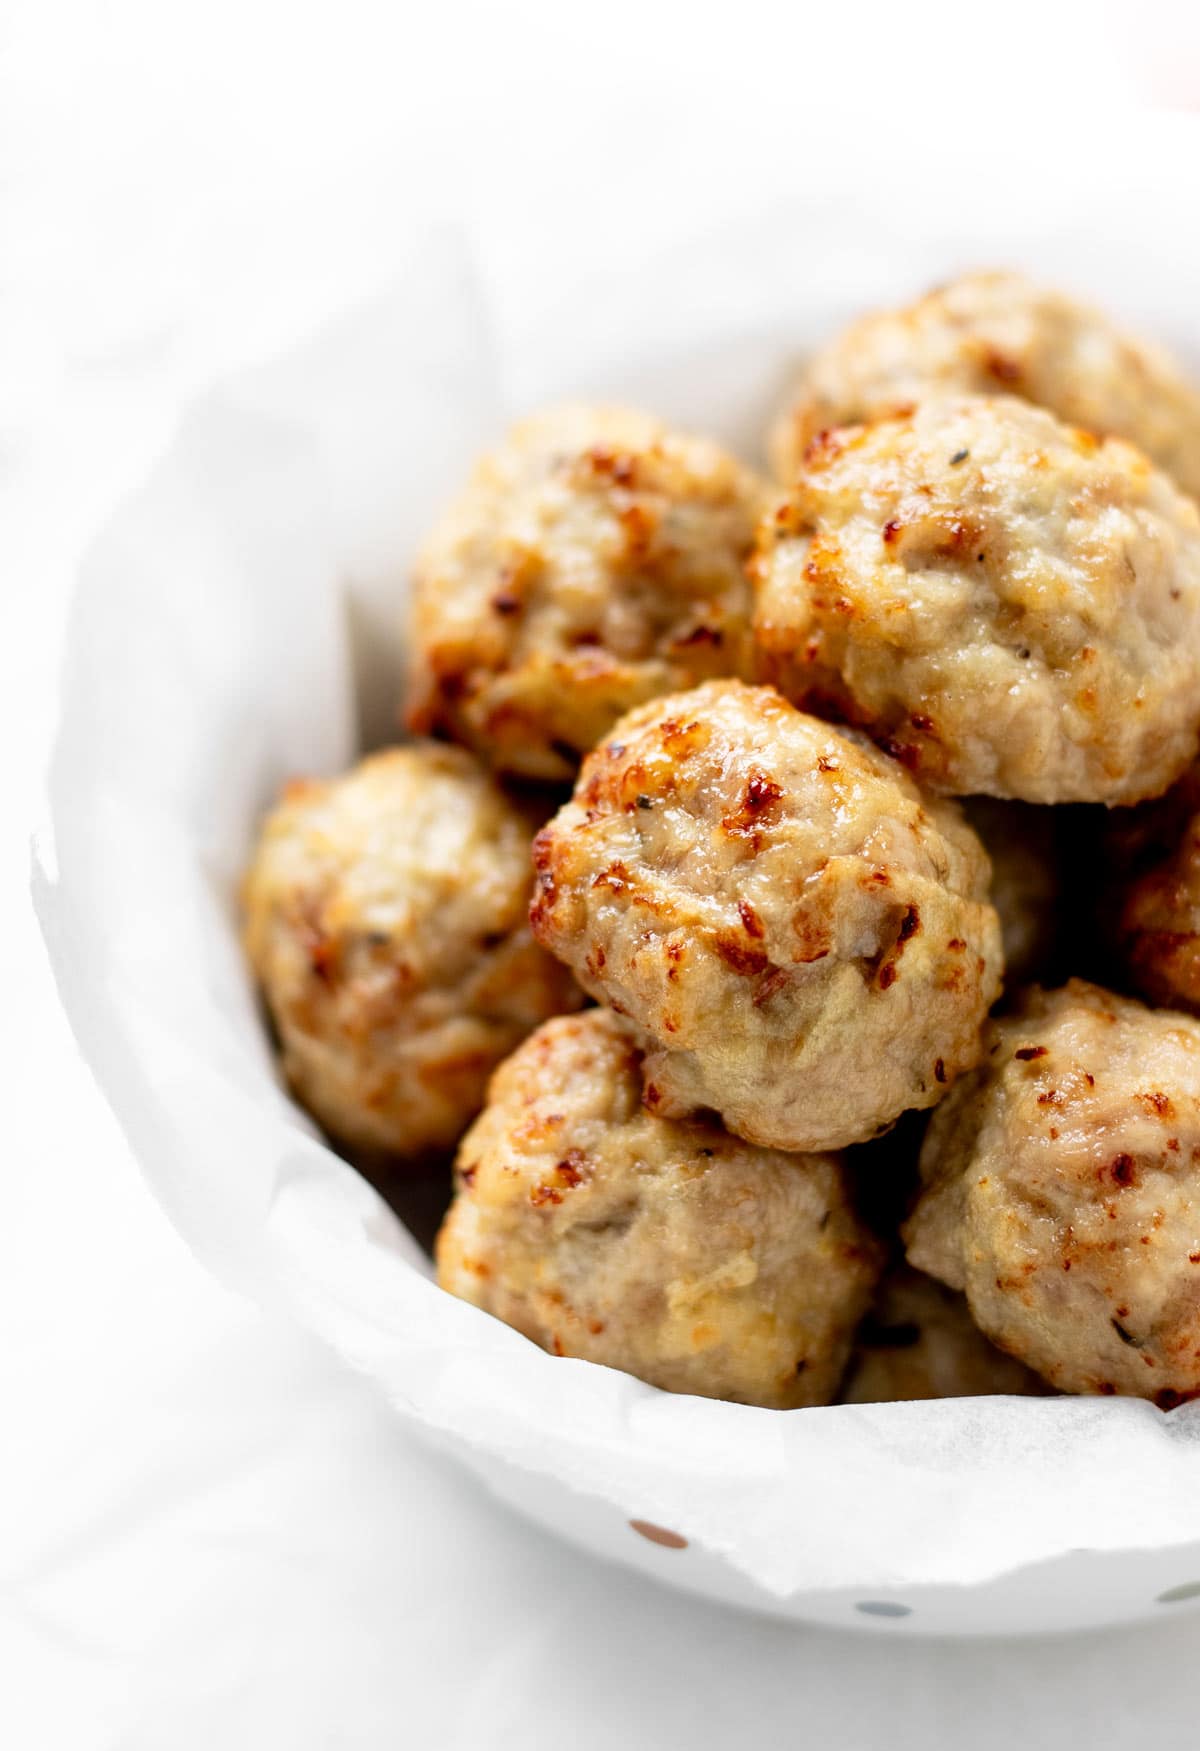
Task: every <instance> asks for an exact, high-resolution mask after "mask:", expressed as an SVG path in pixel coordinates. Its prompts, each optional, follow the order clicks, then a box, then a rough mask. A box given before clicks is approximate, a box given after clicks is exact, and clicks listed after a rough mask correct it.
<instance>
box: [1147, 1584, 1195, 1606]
mask: <svg viewBox="0 0 1200 1751" xmlns="http://www.w3.org/2000/svg"><path fill="white" fill-rule="evenodd" d="M1181 1599H1200V1581H1185V1582H1184V1583H1183V1585H1182V1586H1181V1587H1168V1588H1167V1590H1166V1592H1165V1593H1160V1594H1159V1595H1158V1598H1157V1599H1156V1600H1155V1602H1154V1603H1155V1604H1156V1605H1177V1604H1178V1603H1179V1601H1180V1600H1181Z"/></svg>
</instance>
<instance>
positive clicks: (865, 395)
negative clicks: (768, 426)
mask: <svg viewBox="0 0 1200 1751" xmlns="http://www.w3.org/2000/svg"><path fill="white" fill-rule="evenodd" d="M943 392H949V393H958V392H965V393H968V394H975V395H995V394H1001V395H1005V394H1006V395H1019V396H1021V397H1022V399H1023V400H1025V401H1031V402H1034V403H1036V404H1037V405H1038V406H1039V407H1045V408H1049V410H1050V412H1051V413H1055V414H1057V415H1058V417H1059V418H1060V419H1063V420H1066V421H1068V422H1069V423H1070V424H1071V425H1074V426H1083V427H1085V428H1086V429H1087V430H1088V431H1092V432H1096V433H1098V434H1101V435H1108V436H1113V437H1118V438H1127V439H1128V440H1129V441H1130V442H1131V443H1134V444H1137V445H1138V446H1139V448H1140V449H1142V450H1144V451H1145V452H1146V454H1147V455H1148V456H1149V457H1150V458H1151V459H1152V460H1153V461H1154V462H1156V463H1157V464H1158V466H1159V467H1160V468H1162V469H1163V470H1165V472H1166V473H1168V474H1170V475H1171V476H1172V477H1173V478H1174V480H1175V481H1176V482H1177V484H1178V485H1179V486H1181V487H1182V488H1183V489H1184V491H1185V492H1189V493H1193V494H1200V394H1198V393H1197V391H1196V390H1195V389H1194V388H1193V387H1192V386H1191V385H1190V384H1189V383H1187V382H1186V381H1185V380H1184V378H1183V377H1182V376H1181V375H1180V372H1179V370H1178V368H1177V366H1176V365H1175V363H1174V361H1173V360H1171V359H1169V358H1167V357H1166V356H1165V354H1163V353H1162V352H1161V351H1160V350H1159V349H1158V348H1157V347H1151V346H1147V345H1146V344H1145V343H1144V342H1142V341H1139V340H1135V339H1133V338H1132V337H1131V336H1129V335H1125V334H1122V332H1121V331H1120V329H1118V328H1116V327H1115V326H1114V325H1113V324H1112V323H1111V322H1109V320H1108V318H1107V317H1105V316H1103V315H1101V314H1100V313H1099V312H1098V311H1095V310H1091V309H1089V308H1088V307H1087V306H1086V305H1083V304H1077V303H1075V301H1074V300H1073V299H1071V298H1065V297H1063V295H1062V294H1061V293H1060V292H1052V291H1050V290H1049V289H1047V288H1045V287H1041V286H1036V285H1033V284H1031V283H1030V281H1028V280H1026V279H1025V278H1024V277H1023V276H1022V275H1020V274H1012V273H977V274H967V275H966V276H965V277H964V278H962V279H959V280H954V281H952V282H951V284H950V285H948V286H942V287H941V288H939V290H937V291H935V292H931V293H930V294H929V295H928V296H927V297H925V298H921V299H920V300H918V302H917V303H915V304H912V305H910V306H909V307H908V308H907V309H906V310H895V311H893V310H889V311H884V312H881V313H878V314H875V315H871V316H866V317H864V318H863V319H862V320H861V321H859V322H856V323H855V324H854V325H853V326H852V327H850V328H848V329H846V330H845V332H844V333H842V334H840V335H839V336H838V337H837V338H836V340H834V341H833V342H832V343H831V344H830V345H829V346H827V347H825V348H823V349H822V350H821V351H820V352H819V353H818V354H817V355H816V357H815V358H813V359H812V360H811V361H810V363H809V365H808V368H807V370H806V371H805V372H804V375H803V377H802V378H801V380H800V382H799V384H798V385H797V387H796V389H795V392H794V395H793V398H792V401H791V404H790V405H789V406H788V407H787V408H786V409H785V411H784V412H783V413H782V414H781V416H780V418H779V421H778V424H777V425H776V427H775V429H774V431H773V433H772V437H771V451H772V458H773V460H774V462H775V464H776V466H777V467H778V469H779V471H780V473H781V476H782V478H784V479H790V477H791V475H792V472H793V471H794V469H795V468H797V467H798V466H799V464H800V460H801V458H802V456H803V454H804V450H805V448H806V446H807V445H808V444H809V443H810V442H811V440H812V439H813V438H814V437H815V436H816V435H817V433H818V432H822V431H826V430H828V428H829V427H830V426H843V425H852V424H856V423H858V422H859V421H861V420H866V419H875V418H877V417H878V416H879V415H881V414H889V413H896V412H899V411H901V410H905V409H907V408H909V407H911V406H913V405H915V404H916V403H917V402H918V401H920V400H922V399H923V398H924V397H925V396H927V395H929V394H931V393H933V394H937V393H943Z"/></svg>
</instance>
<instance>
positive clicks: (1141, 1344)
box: [244, 273, 1200, 1409]
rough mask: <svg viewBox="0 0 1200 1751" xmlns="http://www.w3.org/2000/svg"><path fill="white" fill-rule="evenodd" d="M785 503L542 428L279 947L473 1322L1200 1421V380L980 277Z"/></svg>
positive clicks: (442, 563) (888, 367) (623, 425)
mask: <svg viewBox="0 0 1200 1751" xmlns="http://www.w3.org/2000/svg"><path fill="white" fill-rule="evenodd" d="M766 449H767V451H768V453H769V455H770V458H771V467H772V469H773V471H774V478H773V479H772V480H769V479H767V478H766V477H765V476H764V475H762V474H760V473H758V472H756V471H755V470H754V469H753V468H751V467H750V466H748V465H747V464H745V463H743V462H742V461H739V460H738V459H736V458H735V457H733V456H731V455H729V454H728V453H727V452H726V451H725V450H723V449H722V448H721V447H720V446H718V445H717V444H715V443H712V442H710V441H708V440H707V439H704V438H700V437H694V436H689V435H684V434H682V433H679V432H677V431H674V430H672V429H670V428H669V427H667V426H666V425H664V424H663V423H661V422H660V421H659V420H657V419H655V418H652V417H651V416H650V415H648V414H645V413H639V412H633V411H629V410H625V409H618V408H596V407H570V408H566V409H558V410H553V411H550V412H546V413H542V414H538V415H536V416H535V417H533V418H530V419H527V420H525V421H523V422H522V423H521V424H519V425H518V426H516V427H515V429H514V430H513V431H512V432H511V433H510V434H509V436H508V438H507V439H506V441H505V442H504V443H502V444H501V445H500V447H499V448H498V449H497V450H495V451H494V452H493V453H492V454H490V455H488V456H486V457H484V458H483V460H482V461H480V462H479V464H478V465H477V467H476V468H475V471H474V473H473V474H472V476H471V478H470V479H469V481H468V482H467V483H466V484H465V486H464V488H463V490H462V493H461V496H460V497H459V498H458V500H457V502H456V503H455V504H453V505H452V506H451V508H450V509H449V511H448V512H447V513H446V515H445V516H444V518H443V519H442V521H441V522H440V523H439V524H438V525H437V527H436V528H435V529H434V530H433V532H432V533H431V535H430V536H429V538H428V541H427V542H426V545H425V547H424V549H423V551H422V552H421V554H420V556H419V558H418V561H417V565H416V573H415V582H414V590H413V601H412V614H411V625H410V628H409V640H408V651H409V655H410V673H409V677H408V684H407V686H408V690H407V698H406V701H405V708H404V709H405V719H406V723H407V727H408V729H409V730H410V731H411V733H412V735H413V736H414V738H417V739H414V740H412V741H409V742H406V743H404V744H403V745H400V746H397V747H394V748H391V749H388V750H386V751H384V752H381V753H376V754H374V755H372V756H370V757H369V758H367V759H365V760H363V761H362V762H361V763H360V764H359V765H358V766H357V767H356V768H355V769H354V770H353V771H351V772H349V773H347V774H346V775H345V776H343V777H340V778H335V779H333V780H328V781H327V780H303V781H297V782H294V783H292V784H290V785H289V786H288V787H287V789H286V791H285V793H284V795H283V797H282V799H281V800H280V801H279V803H278V804H277V806H276V807H275V809H274V810H273V812H272V813H271V814H270V815H269V817H268V818H267V820H266V822H265V824H264V826H263V827H262V830H261V834H260V837H259V840H258V843H257V847H256V849H255V852H254V856H253V859H252V862H251V865H250V868H249V871H248V874H247V877H246V881H245V888H244V913H245V940H246V946H247V952H248V955H249V959H250V962H251V965H252V968H253V971H254V974H255V977H256V979H257V981H258V984H259V987H260V989H261V991H262V994H263V997H264V1000H265V1005H266V1008H267V1011H268V1013H269V1017H270V1021H271V1024H272V1027H273V1030H274V1034H275V1037H276V1039H277V1042H278V1046H279V1052H280V1057H281V1063H282V1069H283V1073H284V1075H285V1077H286V1080H287V1082H288V1084H289V1086H290V1088H291V1090H292V1091H293V1093H294V1095H295V1097H296V1098H297V1100H299V1101H300V1102H301V1103H302V1104H303V1105H304V1106H305V1107H306V1108H307V1109H308V1111H309V1112H310V1113H311V1114H312V1115H313V1117H314V1118H315V1119H316V1120H317V1122H318V1123H319V1124H320V1126H321V1127H323V1129H324V1130H325V1132H326V1133H327V1134H328V1135H329V1136H330V1137H331V1138H332V1139H333V1140H334V1142H335V1143H336V1144H337V1145H338V1146H339V1147H341V1148H342V1149H343V1151H344V1152H346V1153H347V1154H348V1155H349V1157H350V1158H351V1159H352V1160H355V1161H357V1162H359V1163H361V1164H370V1163H383V1164H387V1166H388V1169H389V1171H391V1172H394V1171H395V1170H396V1169H397V1168H398V1167H405V1168H408V1167H412V1168H416V1167H422V1168H424V1167H427V1166H428V1164H430V1163H438V1162H442V1163H445V1162H446V1161H447V1160H448V1158H449V1157H450V1155H451V1153H452V1152H454V1151H457V1153H456V1156H455V1162H454V1195H453V1200H452V1202H451V1205H450V1208H449V1211H448V1213H447V1215H446V1217H445V1220H444V1222H443V1225H442V1228H441V1232H440V1234H439V1236H438V1240H437V1246H436V1260H437V1272H438V1280H439V1282H440V1283H441V1285H442V1286H443V1288H444V1289H446V1290H448V1291H450V1292H451V1293H452V1294H454V1295H457V1296H461V1297H462V1298H464V1299H465V1300H467V1301H470V1302H472V1303H474V1304H475V1305H476V1306H477V1307H480V1308H483V1309H485V1310H486V1311H488V1312H489V1313H491V1314H493V1315H495V1316H496V1317H497V1318H499V1319H501V1320H504V1321H506V1322H507V1323H508V1324H509V1325H511V1326H513V1327H515V1328H516V1329H517V1330H518V1331H520V1332H522V1333H523V1334H524V1335H525V1336H526V1337H528V1338H530V1339H532V1340H533V1341H534V1342H535V1343H537V1344H539V1345H541V1346H542V1347H543V1348H545V1349H546V1350H548V1351H550V1352H552V1353H553V1354H554V1355H557V1356H571V1357H576V1358H583V1359H586V1360H588V1361H591V1362H596V1363H602V1364H605V1365H607V1366H609V1367H614V1368H620V1369H624V1370H627V1371H628V1372H629V1373H631V1374H634V1375H637V1376H639V1377H640V1378H641V1379H642V1380H645V1381H647V1382H650V1383H651V1384H653V1385H655V1386H657V1387H660V1388H663V1389H665V1390H667V1391H671V1392H685V1393H694V1394H700V1395H703V1396H706V1397H715V1398H724V1399H730V1400H734V1401H738V1402H741V1403H745V1404H754V1405H762V1406H770V1407H777V1408H782V1409H787V1408H792V1407H796V1406H804V1405H818V1404H829V1403H833V1402H838V1401H841V1402H855V1403H863V1402H871V1401H882V1400H889V1399H902V1398H931V1397H950V1396H963V1395H972V1394H985V1393H1039V1392H1049V1391H1055V1390H1057V1391H1061V1392H1070V1393H1125V1394H1132V1395H1135V1396H1137V1397H1140V1398H1146V1399H1150V1400H1152V1401H1154V1402H1155V1403H1157V1404H1158V1405H1160V1406H1161V1407H1163V1408H1165V1409H1169V1408H1170V1407H1171V1406H1173V1405H1175V1404H1177V1403H1179V1402H1180V1401H1181V1400H1183V1399H1186V1398H1190V1397H1194V1396H1197V1395H1200V1020H1198V1019H1196V1017H1197V1016H1200V763H1197V752H1198V746H1200V512H1198V510H1197V495H1198V494H1200V394H1198V393H1197V391H1196V390H1195V389H1193V388H1192V387H1190V386H1189V385H1188V383H1187V382H1186V381H1185V380H1184V378H1183V377H1182V376H1181V375H1180V373H1179V371H1178V370H1177V368H1176V367H1175V366H1174V365H1173V364H1172V362H1171V361H1170V360H1169V359H1167V358H1166V357H1165V356H1164V355H1162V354H1161V353H1159V352H1158V351H1157V350H1155V349H1153V348H1151V347H1149V346H1147V345H1145V344H1143V343H1142V342H1140V341H1138V340H1135V339H1132V338H1130V337H1128V336H1126V335H1125V334H1123V333H1122V332H1121V331H1120V330H1119V329H1118V328H1116V327H1114V326H1113V325H1112V324H1111V323H1110V322H1109V321H1108V320H1107V319H1106V318H1104V317H1103V316H1101V315H1099V314H1097V313H1095V312H1093V311H1092V310H1090V309H1086V308H1083V307H1081V306H1079V305H1077V304H1076V303H1074V302H1073V301H1071V300H1069V299H1067V298H1065V297H1063V296H1061V295H1059V294H1057V293H1055V292H1052V291H1048V290H1044V289H1042V288H1040V287H1038V286H1036V285H1033V284H1030V283H1029V282H1027V281H1026V280H1025V279H1023V278H1021V277H1019V276H1017V275H1014V274H1004V273H986V274H975V275H970V276H967V277H965V278H963V279H960V280H958V281H956V282H955V283H953V284H951V285H948V286H945V287H943V288H941V289H940V290H938V291H936V292H934V293H932V294H931V295H929V296H927V297H925V298H923V299H921V300H920V301H919V302H917V303H915V304H913V305H912V306H910V307H909V308H907V309H904V310H899V311H890V312H887V313H885V314H881V315H873V316H868V317H866V318H865V319H863V320H861V321H859V322H858V323H856V324H855V325H854V326H852V327H851V328H849V329H848V330H847V331H846V332H845V333H843V334H841V335H839V336H837V337H836V338H835V339H834V340H833V341H832V342H831V343H830V344H829V345H827V346H826V347H825V348H824V350H823V351H821V352H819V353H818V354H817V355H816V356H815V357H814V358H812V359H811V360H810V361H809V363H808V365H807V367H806V368H805V370H804V371H803V373H802V374H801V376H800V378H799V380H798V382H796V383H795V384H794V385H793V387H792V390H791V393H790V395H789V397H788V399H787V404H786V406H785V408H784V410H783V412H782V413H781V414H780V415H779V417H778V419H777V420H776V421H775V422H774V424H773V426H772V429H771V431H770V433H769V434H768V435H767V440H766Z"/></svg>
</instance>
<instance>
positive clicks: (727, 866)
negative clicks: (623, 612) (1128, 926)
mask: <svg viewBox="0 0 1200 1751" xmlns="http://www.w3.org/2000/svg"><path fill="white" fill-rule="evenodd" d="M534 862H535V865H536V868H537V871H538V885H537V894H536V898H535V901H534V905H533V909H532V912H531V918H532V921H533V928H534V931H535V933H536V935H537V936H538V937H539V939H540V940H541V941H542V942H543V943H544V944H545V945H546V947H547V948H549V949H551V950H553V952H554V953H555V954H557V955H559V956H560V957H561V958H562V959H564V960H566V961H567V962H568V963H569V964H570V965H571V966H572V967H573V968H574V970H575V973H576V976H577V977H578V979H579V980H580V982H581V984H582V985H583V986H584V987H585V989H586V990H588V991H590V992H591V993H592V995H593V996H596V997H598V998H600V999H601V1000H602V1001H604V1002H607V1003H609V1004H611V1005H612V1007H613V1008H614V1009H616V1010H617V1011H618V1012H619V1013H620V1014H622V1015H627V1016H628V1017H629V1018H630V1020H631V1021H632V1022H633V1024H634V1026H635V1027H636V1028H637V1030H638V1032H639V1034H640V1036H641V1038H642V1040H643V1043H644V1044H645V1046H646V1048H647V1053H646V1060H645V1072H646V1100H647V1102H648V1103H649V1105H650V1106H651V1108H652V1109H653V1110H654V1111H655V1112H658V1113H661V1114H663V1115H666V1116H670V1117H673V1118H675V1117H679V1116H681V1115H682V1114H685V1113H689V1112H694V1111H696V1110H697V1109H700V1108H705V1107H709V1108H713V1109H715V1111H716V1112H718V1113H719V1114H720V1116H721V1118H722V1119H723V1121H724V1122H725V1124H726V1125H727V1126H728V1127H729V1129H730V1130H731V1131H734V1132H736V1133H737V1135H738V1136H739V1137H745V1138H746V1139H747V1140H748V1141H750V1142H752V1143H760V1144H763V1145H764V1146H766V1147H770V1148H777V1149H832V1148H839V1147H841V1146H842V1145H843V1144H847V1143H853V1142H859V1141H862V1140H863V1139H865V1138H867V1137H870V1136H872V1135H873V1134H875V1133H877V1132H879V1131H881V1130H883V1129H886V1127H887V1126H888V1125H890V1124H891V1122H892V1121H893V1120H894V1119H895V1118H896V1117H897V1115H898V1114H900V1113H902V1112H903V1111H904V1110H905V1109H906V1108H908V1107H927V1106H932V1105H933V1103H934V1102H935V1101H936V1100H938V1099H939V1098H940V1097H941V1095H942V1094H943V1093H944V1092H945V1090H946V1088H947V1087H948V1086H949V1084H950V1083H951V1082H953V1080H954V1078H955V1077H956V1076H957V1075H958V1074H959V1072H960V1071H962V1070H966V1069H969V1068H970V1067H971V1066H972V1065H973V1064H974V1063H976V1061H977V1059H978V1056H979V1049H980V1046H979V1033H980V1025H981V1023H982V1021H983V1017H984V1015H985V1014H986V1012H987V1009H988V1006H989V1005H990V1003H991V1002H992V1000H993V999H994V997H995V996H996V993H997V991H998V989H999V984H1000V972H1001V954H1000V927H999V923H998V921H997V918H996V914H995V912H994V911H993V909H992V907H991V906H990V905H989V904H988V901H987V881H988V864H987V857H986V855H985V853H984V851H983V848H982V846H981V845H980V843H979V841H978V839H977V838H976V837H975V835H974V834H973V833H972V832H971V830H970V828H969V827H967V826H966V824H965V823H964V821H963V819H962V816H961V815H960V813H959V811H958V810H957V808H955V807H954V806H953V805H947V804H946V803H939V802H930V801H927V800H925V799H923V798H922V796H921V794H920V792H919V791H918V789H917V787H916V785H915V784H913V782H912V781H911V779H910V778H909V777H908V775H907V774H906V773H905V772H904V770H903V769H902V768H901V767H899V766H898V765H896V763H895V762H894V761H891V760H889V759H887V757H886V756H885V755H883V754H880V753H879V752H878V750H877V749H875V748H873V747H871V746H870V744H869V743H867V742H866V741H865V739H864V740H859V739H854V738H852V737H851V736H849V735H844V734H842V733H840V732H839V731H838V730H835V729H832V728H831V727H830V726H829V725H828V724H824V723H820V722H818V720H817V719H815V718H810V717H805V716H804V715H803V714H802V713H801V712H798V711H796V710H795V709H794V708H793V707H792V706H790V705H788V704H787V702H786V701H785V700H784V699H782V698H780V696H779V694H778V693H776V692H775V691H774V689H772V688H770V687H748V686H745V685H743V684H742V683H741V682H738V681H709V682H706V683H705V684H704V685H703V686H702V687H698V688H696V689H695V690H694V691H693V692H691V693H681V694H676V695H674V696H671V697H669V698H666V699H662V700H658V701H656V702H654V703H653V704H651V705H647V706H641V707H639V709H638V710H637V711H633V712H630V713H629V715H628V716H627V717H625V718H623V719H622V720H621V721H620V723H618V724H617V725H616V727H615V728H614V730H613V732H612V735H611V737H610V738H609V740H608V741H606V742H604V743H602V744H601V745H600V747H599V748H597V749H596V750H595V752H594V753H593V754H591V755H590V756H589V758H588V759H587V761H585V763H584V767H583V771H582V772H581V774H580V777H579V782H578V784H577V785H576V787H575V795H574V798H573V799H572V801H571V802H569V803H567V804H566V805H565V806H564V807H563V808H562V809H560V811H559V813H558V814H557V815H556V816H555V817H554V818H553V820H551V821H550V822H548V823H547V825H546V826H545V827H544V828H543V829H542V831H541V833H540V834H539V835H538V837H537V839H536V840H535V842H534Z"/></svg>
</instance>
